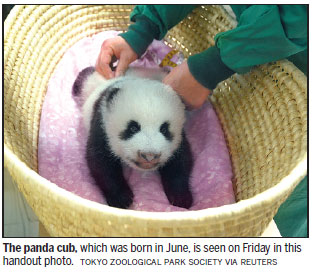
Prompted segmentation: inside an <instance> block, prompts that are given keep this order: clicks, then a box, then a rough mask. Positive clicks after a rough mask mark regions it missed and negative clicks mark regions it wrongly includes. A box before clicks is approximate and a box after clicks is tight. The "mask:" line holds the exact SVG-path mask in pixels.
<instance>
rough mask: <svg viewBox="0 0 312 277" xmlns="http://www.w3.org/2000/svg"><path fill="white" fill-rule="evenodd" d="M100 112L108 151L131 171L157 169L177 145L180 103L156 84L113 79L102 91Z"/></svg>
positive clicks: (181, 118)
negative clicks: (108, 146) (133, 169)
mask: <svg viewBox="0 0 312 277" xmlns="http://www.w3.org/2000/svg"><path fill="white" fill-rule="evenodd" d="M100 109H101V115H102V122H101V124H102V126H103V128H104V130H105V133H106V135H107V138H108V143H109V145H110V148H111V150H112V152H113V153H114V154H115V155H117V156H118V157H119V158H120V159H121V160H123V161H124V162H125V163H127V164H128V165H130V166H132V167H134V168H137V169H140V170H155V169H157V168H158V167H159V166H162V165H164V164H165V163H166V162H167V161H168V160H169V159H170V157H171V156H172V155H173V153H174V152H175V150H176V149H177V148H178V147H179V145H180V143H181V140H182V129H183V124H184V121H185V114H184V104H183V103H182V101H181V100H180V98H179V96H178V95H177V94H176V92H174V91H173V90H172V89H171V88H170V87H169V86H166V85H164V84H162V83H161V82H159V81H155V80H149V79H142V78H135V77H122V78H120V79H116V81H115V82H113V83H111V84H110V85H109V86H108V87H107V88H106V97H105V98H103V101H102V103H101V105H100Z"/></svg>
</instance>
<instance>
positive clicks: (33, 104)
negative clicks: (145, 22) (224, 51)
mask: <svg viewBox="0 0 312 277" xmlns="http://www.w3.org/2000/svg"><path fill="white" fill-rule="evenodd" d="M132 8H133V7H132V6H129V5H126V6H121V5H108V6H86V5H81V6H79V5H74V6H71V5H70V6H63V5H56V6H47V5H42V6H32V5H28V6H16V7H15V8H14V9H13V10H12V11H11V13H10V15H9V17H8V18H7V20H6V21H5V25H4V32H5V34H4V142H5V147H4V150H5V151H4V154H5V166H6V167H7V168H8V170H9V171H10V173H11V175H12V177H13V178H14V179H15V181H16V182H17V184H18V186H19V189H20V190H21V191H22V193H23V194H24V196H25V198H26V199H27V201H28V203H29V204H30V206H31V207H32V208H33V210H34V211H35V213H36V214H37V216H38V218H39V220H40V221H41V222H42V223H43V224H44V226H45V228H46V229H47V230H48V232H49V233H50V234H51V235H54V236H109V237H110V236H258V235H260V234H261V233H262V232H263V230H264V229H265V228H266V226H267V225H268V224H269V222H270V221H271V220H272V218H273V216H274V215H275V213H276V211H277V209H278V208H279V206H280V205H281V203H282V202H283V201H284V200H285V199H286V198H287V197H288V196H289V194H290V193H291V192H292V190H293V189H294V188H295V186H296V185H297V183H298V182H299V181H300V180H301V178H302V177H304V175H305V174H306V161H307V158H306V152H307V80H306V77H305V76H304V74H303V73H301V72H300V71H299V70H298V69H297V68H296V67H295V66H294V65H293V64H291V63H290V62H288V61H286V60H284V61H279V62H276V63H272V64H266V65H262V66H259V67H256V68H255V69H253V70H252V71H251V72H250V73H248V74H245V75H237V74H235V75H234V76H232V77H231V78H229V79H228V80H226V81H224V82H222V83H220V84H219V85H218V87H217V88H216V89H215V91H214V93H213V95H212V97H211V101H212V103H213V105H214V108H215V109H216V111H217V114H218V116H219V119H220V122H221V124H222V127H223V129H224V133H225V137H226V140H227V142H228V148H229V151H230V155H231V159H232V163H233V171H234V176H235V178H234V180H233V182H234V186H235V193H236V199H237V201H239V202H238V203H236V204H233V205H227V206H223V207H219V208H211V209H206V210H202V211H192V212H182V213H181V212H179V213H177V212H174V213H166V214H164V213H148V212H138V211H131V210H120V209H116V208H112V207H108V206H105V205H100V204H98V203H94V202H91V201H89V200H86V199H82V198H80V197H78V196H75V195H73V194H72V193H70V192H67V191H65V190H63V189H61V188H59V187H57V186H56V185H55V184H53V183H51V182H49V181H48V180H46V179H44V178H42V177H41V176H39V175H38V174H37V173H36V171H37V167H38V165H37V144H38V131H39V121H40V113H41V106H42V102H43V99H44V96H45V92H46V89H47V85H48V82H49V79H50V77H51V75H52V73H53V71H54V69H55V67H56V65H57V63H58V62H59V60H60V59H61V57H62V55H63V54H64V52H65V51H66V50H67V49H68V48H69V47H71V46H72V45H73V44H74V43H75V42H77V41H78V40H80V39H81V38H83V37H85V36H91V35H93V34H95V33H98V32H101V31H104V30H112V29H113V30H126V29H127V27H128V25H129V13H130V12H131V10H132ZM233 27H234V23H233V22H231V21H230V19H229V17H227V14H226V12H225V11H224V10H223V9H222V8H221V7H220V6H203V7H199V8H197V9H196V10H195V11H194V12H193V13H191V14H190V15H189V16H188V17H187V18H186V19H185V20H183V22H181V23H180V24H179V25H177V26H176V27H175V28H173V29H171V30H170V31H169V33H168V35H167V37H166V38H165V39H166V42H167V43H168V44H169V45H171V46H172V47H174V48H175V49H177V50H179V51H182V52H183V53H184V55H185V57H188V56H189V55H192V54H195V53H197V52H200V51H202V50H204V49H206V48H207V47H208V46H211V45H213V44H214V40H213V37H214V36H215V34H217V33H218V32H221V31H225V30H228V29H230V28H233Z"/></svg>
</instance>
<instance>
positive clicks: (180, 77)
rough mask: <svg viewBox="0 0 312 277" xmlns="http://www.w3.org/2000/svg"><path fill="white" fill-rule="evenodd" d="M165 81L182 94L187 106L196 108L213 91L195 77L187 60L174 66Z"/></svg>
mask: <svg viewBox="0 0 312 277" xmlns="http://www.w3.org/2000/svg"><path fill="white" fill-rule="evenodd" d="M163 83H164V84H166V85H169V86H171V87H172V88H173V90H175V91H176V92H177V93H178V94H179V95H180V96H181V98H182V99H183V101H184V103H185V104H186V106H188V107H190V108H194V109H197V108H200V107H201V106H202V105H203V104H204V102H205V101H206V100H207V97H208V95H209V94H210V93H211V90H209V89H207V88H206V87H204V86H203V85H201V84H200V83H199V82H198V81H197V80H196V79H195V78H194V77H193V75H192V74H191V72H190V70H189V68H188V65H187V62H183V63H182V64H181V65H178V66H177V67H175V68H173V69H172V71H171V72H170V73H169V74H168V75H167V76H166V77H165V78H164V79H163Z"/></svg>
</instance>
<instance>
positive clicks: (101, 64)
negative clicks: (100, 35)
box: [95, 42, 115, 79]
mask: <svg viewBox="0 0 312 277" xmlns="http://www.w3.org/2000/svg"><path fill="white" fill-rule="evenodd" d="M113 56H114V51H113V49H112V48H111V47H107V46H106V45H105V42H104V43H103V45H102V48H101V53H100V55H99V57H98V59H97V61H96V65H95V69H96V71H97V72H99V73H100V74H101V75H103V76H104V77H105V78H106V79H111V78H113V77H114V76H115V74H114V72H113V71H112V69H111V67H110V63H111V62H112V57H113Z"/></svg>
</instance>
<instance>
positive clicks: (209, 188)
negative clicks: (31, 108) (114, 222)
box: [38, 31, 235, 212]
mask: <svg viewBox="0 0 312 277" xmlns="http://www.w3.org/2000/svg"><path fill="white" fill-rule="evenodd" d="M117 34H118V32H115V31H109V32H104V33H99V34H97V35H94V36H92V37H88V38H84V39H82V40H80V41H79V42H77V43H76V44H75V45H74V46H72V47H71V48H70V49H69V50H68V51H67V52H66V53H65V55H64V56H63V58H62V60H61V61H60V63H59V64H58V66H57V68H56V70H55V72H54V74H53V76H52V77H51V79H50V81H49V85H48V90H47V94H46V97H45V100H44V104H43V108H42V115H41V122H40V131H39V145H38V159H39V174H40V175H41V176H43V177H45V178H46V179H48V180H50V181H52V182H54V183H55V184H57V185H58V186H60V187H62V188H64V189H66V190H68V191H71V192H73V193H75V194H77V195H79V196H81V197H83V198H87V199H89V200H93V201H96V202H99V203H105V198H104V197H103V196H102V194H101V193H100V191H99V189H98V188H97V187H96V186H95V185H94V184H93V180H92V178H91V177H90V176H89V171H88V167H87V164H86V161H85V158H84V155H85V145H86V139H87V137H86V133H85V130H84V127H83V123H82V116H81V111H80V109H79V107H78V106H77V105H76V103H75V101H74V100H73V98H72V94H71V89H72V85H73V82H74V81H75V79H76V76H77V74H78V73H79V71H81V70H82V69H83V68H85V67H88V66H91V65H94V64H95V61H96V59H97V56H98V53H99V50H100V47H101V44H102V42H103V41H104V40H105V39H107V38H109V37H113V36H116V35H117ZM170 50H171V49H170V48H169V47H168V46H166V45H165V44H164V43H163V42H160V41H154V42H153V43H152V45H151V46H150V47H149V49H148V50H147V52H146V53H145V55H143V57H142V58H141V59H140V60H138V61H136V62H135V63H134V64H135V65H136V66H143V67H157V66H158V64H159V63H160V62H161V60H162V59H163V58H164V56H165V55H166V54H168V52H170ZM171 60H172V61H174V62H175V63H179V62H181V56H180V55H178V54H177V55H175V56H174V57H173V58H172V59H171ZM187 118H188V119H187V122H186V126H185V131H186V135H187V137H188V140H189V142H190V144H191V149H192V153H193V157H194V161H195V163H194V169H193V172H192V180H191V190H192V193H193V197H194V204H193V206H192V207H191V210H200V209H205V208H209V207H217V206H222V205H226V204H231V203H234V202H235V197H234V193H233V188H232V182H231V178H232V168H231V162H230V158H229V153H228V150H227V147H226V143H225V140H224V136H223V132H222V129H221V127H220V124H219V122H218V119H217V116H216V114H215V112H214V110H213V107H212V105H211V104H210V103H207V104H205V105H204V106H203V107H202V108H201V109H199V110H197V111H192V112H188V115H187ZM124 173H125V176H126V179H127V180H128V182H129V184H130V186H131V188H132V190H133V192H134V202H133V204H132V206H131V207H130V209H134V210H142V211H162V212H169V211H185V209H183V208H179V207H175V206H172V205H170V204H169V202H168V200H167V197H166V195H165V193H164V191H163V189H162V185H161V182H160V179H159V176H158V175H157V173H156V172H140V171H137V170H135V169H132V168H129V167H125V169H124Z"/></svg>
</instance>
